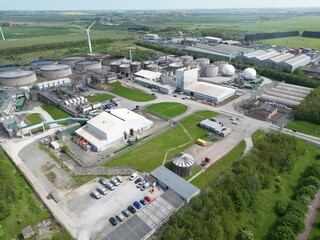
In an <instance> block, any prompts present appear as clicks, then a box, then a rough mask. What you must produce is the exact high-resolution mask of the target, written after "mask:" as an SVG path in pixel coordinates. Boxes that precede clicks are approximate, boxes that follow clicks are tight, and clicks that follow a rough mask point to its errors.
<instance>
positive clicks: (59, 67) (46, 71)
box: [41, 64, 72, 79]
mask: <svg viewBox="0 0 320 240" xmlns="http://www.w3.org/2000/svg"><path fill="white" fill-rule="evenodd" d="M71 74H72V71H71V67H70V66H69V65H64V64H56V65H48V66H44V67H42V68H41V75H42V77H44V78H49V79H57V78H65V77H68V76H69V75H71Z"/></svg>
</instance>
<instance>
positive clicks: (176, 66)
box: [169, 63, 183, 74]
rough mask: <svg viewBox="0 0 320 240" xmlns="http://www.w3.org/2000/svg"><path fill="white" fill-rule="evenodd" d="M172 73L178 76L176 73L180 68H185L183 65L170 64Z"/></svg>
mask: <svg viewBox="0 0 320 240" xmlns="http://www.w3.org/2000/svg"><path fill="white" fill-rule="evenodd" d="M169 67H170V71H171V72H173V74H176V71H177V70H178V69H180V68H183V65H182V63H170V64H169Z"/></svg>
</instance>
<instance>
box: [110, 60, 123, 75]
mask: <svg viewBox="0 0 320 240" xmlns="http://www.w3.org/2000/svg"><path fill="white" fill-rule="evenodd" d="M120 65H121V64H120V62H113V63H111V64H110V67H111V72H115V73H119V72H120V69H119V66H120Z"/></svg>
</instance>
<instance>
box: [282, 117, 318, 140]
mask: <svg viewBox="0 0 320 240" xmlns="http://www.w3.org/2000/svg"><path fill="white" fill-rule="evenodd" d="M286 128H288V129H291V130H296V131H297V132H301V133H305V134H308V135H312V136H316V137H320V125H319V124H315V123H312V122H307V121H301V120H294V121H292V122H291V123H289V125H288V126H286Z"/></svg>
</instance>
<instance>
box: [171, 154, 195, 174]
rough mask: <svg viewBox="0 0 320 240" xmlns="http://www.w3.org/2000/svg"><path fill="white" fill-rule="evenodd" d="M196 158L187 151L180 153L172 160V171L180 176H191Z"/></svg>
mask: <svg viewBox="0 0 320 240" xmlns="http://www.w3.org/2000/svg"><path fill="white" fill-rule="evenodd" d="M194 164H195V160H194V158H193V157H192V156H191V155H190V154H188V153H185V152H181V153H178V154H176V155H174V156H173V158H172V160H171V171H172V172H174V173H175V174H177V175H179V176H180V177H186V176H191V175H192V173H193V170H194Z"/></svg>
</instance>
